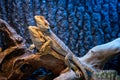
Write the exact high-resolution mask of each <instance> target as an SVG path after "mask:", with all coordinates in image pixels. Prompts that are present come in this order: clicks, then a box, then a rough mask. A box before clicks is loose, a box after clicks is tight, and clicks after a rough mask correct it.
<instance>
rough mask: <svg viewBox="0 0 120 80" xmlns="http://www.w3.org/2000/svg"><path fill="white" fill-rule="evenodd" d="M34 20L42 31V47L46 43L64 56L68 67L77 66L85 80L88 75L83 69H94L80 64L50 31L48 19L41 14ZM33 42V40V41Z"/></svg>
mask: <svg viewBox="0 0 120 80" xmlns="http://www.w3.org/2000/svg"><path fill="white" fill-rule="evenodd" d="M35 20H36V22H37V27H38V29H39V31H40V32H41V33H42V35H43V37H44V38H45V42H44V47H43V49H44V50H45V45H47V47H48V45H49V46H50V48H51V49H52V50H53V51H55V52H57V53H58V54H59V55H62V56H63V57H65V61H67V62H68V67H69V68H72V69H74V67H77V69H78V70H79V73H81V72H82V74H83V75H84V78H85V79H86V80H88V76H87V73H86V70H85V69H87V70H89V71H91V72H93V71H94V70H91V68H88V67H87V66H86V65H84V64H82V63H81V62H80V61H79V59H78V57H76V56H75V55H74V54H73V53H72V51H71V50H70V49H69V48H68V47H67V46H66V45H65V44H64V43H63V42H62V41H61V40H60V39H59V38H58V37H57V36H56V35H55V34H54V33H53V32H52V30H51V29H50V27H49V23H48V21H47V20H46V19H45V18H44V17H43V16H35ZM30 28H31V27H29V30H30ZM32 34H33V33H32ZM38 35H39V34H38ZM37 38H38V37H37ZM34 39H35V38H34ZM33 43H35V42H34V41H33ZM35 46H36V47H37V45H36V44H35ZM38 49H39V50H40V47H38ZM43 49H42V50H43ZM44 50H43V52H44ZM40 51H41V50H40ZM71 63H72V64H74V67H73V66H71ZM84 67H85V69H84Z"/></svg>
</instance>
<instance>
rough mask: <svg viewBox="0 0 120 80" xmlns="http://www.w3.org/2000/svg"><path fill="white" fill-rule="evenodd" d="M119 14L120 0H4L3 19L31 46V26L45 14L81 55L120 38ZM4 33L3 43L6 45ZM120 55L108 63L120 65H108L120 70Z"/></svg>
mask: <svg viewBox="0 0 120 80" xmlns="http://www.w3.org/2000/svg"><path fill="white" fill-rule="evenodd" d="M119 14H120V2H119V0H0V18H2V19H4V20H6V21H7V22H8V23H9V24H10V25H11V26H13V28H14V29H15V30H16V31H17V32H18V33H19V34H20V35H21V36H22V37H24V38H25V39H26V44H27V46H29V44H30V43H31V40H30V37H29V32H28V29H27V27H28V26H29V25H36V24H35V21H34V15H43V16H45V17H46V19H47V20H48V21H49V23H50V24H51V26H52V30H53V31H54V32H55V34H56V35H57V36H59V38H60V39H61V40H63V41H64V42H65V44H66V45H68V46H69V48H70V49H71V50H72V51H73V52H74V53H75V54H76V55H77V56H83V55H84V54H85V53H86V52H88V50H89V49H90V48H92V47H93V46H96V45H99V44H103V43H106V42H109V41H111V40H113V39H115V38H117V37H120V15H119ZM0 35H1V36H0V46H2V47H4V44H3V43H4V42H3V40H2V33H0ZM118 58H120V57H119V56H118V57H116V58H115V59H114V60H113V61H114V63H108V64H109V65H111V64H112V65H114V64H115V65H116V64H117V67H115V68H114V67H111V66H109V65H107V66H106V67H107V68H108V67H109V68H110V67H111V68H114V69H117V68H118V70H119V66H120V60H119V59H118ZM113 61H112V62H113Z"/></svg>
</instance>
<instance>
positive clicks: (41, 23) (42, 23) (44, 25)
mask: <svg viewBox="0 0 120 80" xmlns="http://www.w3.org/2000/svg"><path fill="white" fill-rule="evenodd" d="M34 18H35V21H36V23H37V26H38V27H39V28H40V30H41V31H48V30H49V29H50V27H49V23H48V21H47V20H46V19H45V18H44V17H43V16H38V15H36V16H35V17H34Z"/></svg>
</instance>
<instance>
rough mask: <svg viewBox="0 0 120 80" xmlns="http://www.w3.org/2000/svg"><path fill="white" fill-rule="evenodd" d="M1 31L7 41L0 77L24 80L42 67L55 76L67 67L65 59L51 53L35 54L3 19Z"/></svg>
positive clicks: (7, 79)
mask: <svg viewBox="0 0 120 80" xmlns="http://www.w3.org/2000/svg"><path fill="white" fill-rule="evenodd" d="M0 31H1V32H2V34H4V36H3V38H4V43H5V45H4V47H5V48H3V51H1V52H0V79H6V80H16V79H18V80H23V79H26V78H28V77H30V76H31V75H32V73H33V72H34V71H35V70H37V69H38V68H40V67H44V68H46V69H47V70H50V71H51V72H53V74H54V76H56V75H59V74H60V72H61V71H62V70H63V69H65V67H66V66H65V64H64V62H63V61H61V60H59V59H56V58H55V57H53V56H51V55H46V56H40V55H37V54H33V53H32V52H31V51H30V50H28V49H27V48H25V40H24V39H23V38H22V37H21V36H20V35H18V34H17V33H16V31H15V30H14V29H13V28H12V27H10V26H9V24H7V23H6V22H5V21H3V20H1V19H0ZM1 48H2V47H1ZM58 66H59V67H58Z"/></svg>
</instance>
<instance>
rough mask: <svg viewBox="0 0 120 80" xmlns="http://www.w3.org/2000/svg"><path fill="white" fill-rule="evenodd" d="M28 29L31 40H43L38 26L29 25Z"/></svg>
mask: <svg viewBox="0 0 120 80" xmlns="http://www.w3.org/2000/svg"><path fill="white" fill-rule="evenodd" d="M28 30H29V33H30V37H31V39H32V41H33V40H34V41H36V42H38V40H39V41H41V42H44V41H45V39H43V34H42V33H41V32H40V30H39V28H38V27H36V26H29V27H28ZM34 41H33V42H34Z"/></svg>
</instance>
